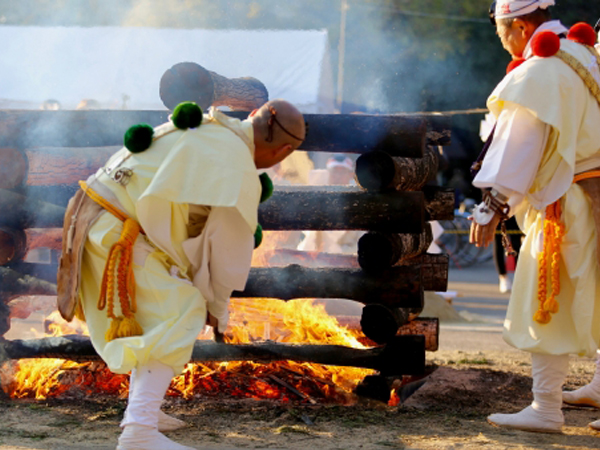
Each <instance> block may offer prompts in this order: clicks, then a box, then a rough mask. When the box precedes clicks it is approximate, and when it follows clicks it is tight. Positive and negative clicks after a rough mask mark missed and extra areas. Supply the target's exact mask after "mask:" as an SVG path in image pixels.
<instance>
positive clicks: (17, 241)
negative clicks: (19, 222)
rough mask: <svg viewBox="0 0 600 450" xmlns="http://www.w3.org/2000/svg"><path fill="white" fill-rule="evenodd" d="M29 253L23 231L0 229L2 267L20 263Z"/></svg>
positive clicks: (0, 262) (0, 264) (0, 263)
mask: <svg viewBox="0 0 600 450" xmlns="http://www.w3.org/2000/svg"><path fill="white" fill-rule="evenodd" d="M25 253H27V237H26V235H25V232H24V231H23V230H17V229H14V228H8V227H0V266H3V265H5V264H8V263H9V262H11V261H20V260H21V259H23V257H24V256H25Z"/></svg>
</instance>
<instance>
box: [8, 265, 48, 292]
mask: <svg viewBox="0 0 600 450" xmlns="http://www.w3.org/2000/svg"><path fill="white" fill-rule="evenodd" d="M7 267H8V268H9V269H11V270H13V271H15V272H18V273H20V274H21V275H29V276H31V277H34V278H36V279H38V280H42V281H47V282H48V283H52V284H56V274H57V273H58V264H39V263H29V262H22V261H21V262H16V263H12V264H10V265H8V266H7ZM2 291H3V288H2V287H0V292H2ZM35 294H38V293H32V294H26V295H35Z"/></svg>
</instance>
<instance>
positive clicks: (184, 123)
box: [171, 102, 202, 130]
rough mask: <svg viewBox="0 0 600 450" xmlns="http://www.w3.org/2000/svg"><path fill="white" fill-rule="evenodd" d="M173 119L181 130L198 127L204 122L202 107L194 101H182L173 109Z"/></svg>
mask: <svg viewBox="0 0 600 450" xmlns="http://www.w3.org/2000/svg"><path fill="white" fill-rule="evenodd" d="M171 120H172V121H173V125H175V126H176V127H177V128H179V129H180V130H187V129H188V128H198V127H199V126H200V124H202V109H201V108H200V107H199V106H198V105H197V104H195V103H193V102H183V103H180V104H179V105H177V106H176V107H175V109H174V110H173V114H172V115H171Z"/></svg>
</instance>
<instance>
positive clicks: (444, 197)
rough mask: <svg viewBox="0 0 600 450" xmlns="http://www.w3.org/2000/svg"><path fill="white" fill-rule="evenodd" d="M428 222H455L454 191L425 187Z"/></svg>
mask: <svg viewBox="0 0 600 450" xmlns="http://www.w3.org/2000/svg"><path fill="white" fill-rule="evenodd" d="M422 192H423V194H425V210H426V214H425V217H426V220H428V221H430V220H454V204H455V196H454V189H452V188H442V187H437V186H424V187H423V189H422Z"/></svg>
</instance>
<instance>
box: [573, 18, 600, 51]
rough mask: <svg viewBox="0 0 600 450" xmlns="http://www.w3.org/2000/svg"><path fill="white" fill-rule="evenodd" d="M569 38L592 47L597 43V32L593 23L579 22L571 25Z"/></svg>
mask: <svg viewBox="0 0 600 450" xmlns="http://www.w3.org/2000/svg"><path fill="white" fill-rule="evenodd" d="M567 39H569V40H571V41H575V42H577V43H578V44H583V45H589V46H590V47H592V46H593V45H594V44H595V43H596V32H595V31H594V29H593V28H592V26H591V25H589V24H587V23H585V22H579V23H576V24H575V25H573V26H572V27H571V29H570V30H569V34H568V35H567Z"/></svg>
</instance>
